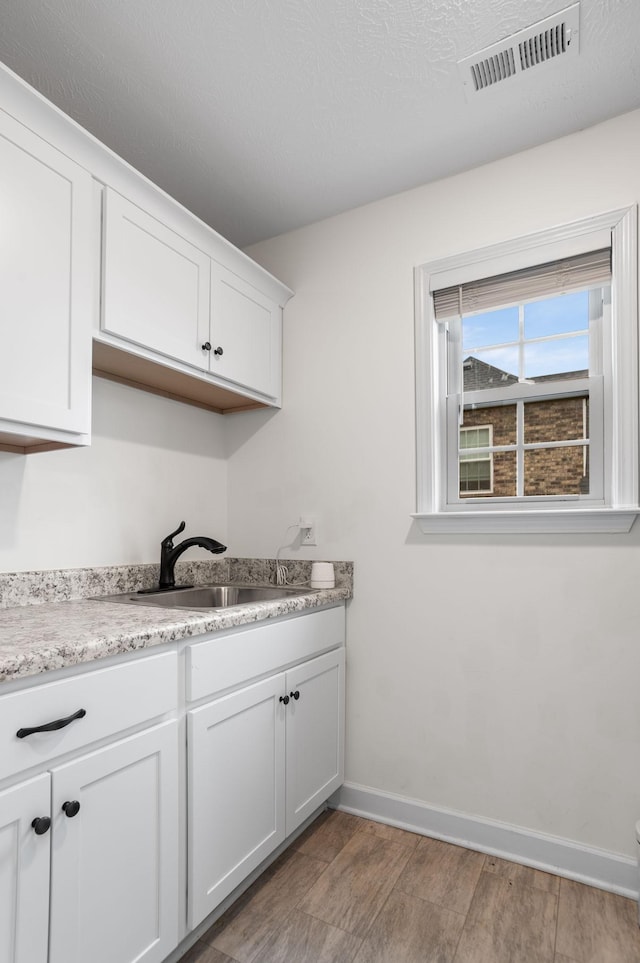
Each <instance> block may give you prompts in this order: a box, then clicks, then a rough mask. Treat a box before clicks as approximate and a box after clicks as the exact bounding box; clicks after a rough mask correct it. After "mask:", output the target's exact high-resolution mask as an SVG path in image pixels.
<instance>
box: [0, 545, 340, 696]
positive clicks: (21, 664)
mask: <svg viewBox="0 0 640 963" xmlns="http://www.w3.org/2000/svg"><path fill="white" fill-rule="evenodd" d="M287 565H288V567H289V578H290V581H291V582H301V581H303V580H304V579H305V578H307V579H308V577H309V572H310V567H311V562H297V561H295V562H287ZM334 565H335V570H336V588H335V589H325V590H322V591H314V592H310V593H309V594H306V595H289V596H287V597H286V598H283V599H280V600H277V601H272V602H250V603H246V604H244V605H238V606H234V607H232V608H228V609H217V610H208V611H203V610H189V609H168V608H158V607H155V606H151V605H143V604H139V605H119V604H117V603H115V602H107V601H102V600H94V599H91V598H90V597H89V596H91V595H94V596H95V595H112V594H115V593H119V592H133V591H136V590H137V589H139V588H148V587H151V586H152V585H153V584H154V582H155V581H156V580H157V572H158V568H157V566H155V565H137V566H115V567H110V568H103V569H73V570H66V571H60V572H56V571H49V572H18V573H7V574H2V573H0V682H9V681H12V680H14V679H18V678H21V677H24V676H31V675H37V674H39V673H42V672H48V671H50V670H52V669H60V668H63V667H65V666H71V665H77V664H79V663H82V662H91V661H92V660H94V659H101V658H104V657H106V656H109V655H117V654H121V653H125V652H133V651H135V650H138V649H144V648H147V647H149V646H153V645H160V644H161V643H163V642H174V641H177V640H179V639H184V638H188V637H193V636H196V635H203V634H204V633H207V632H220V631H222V630H224V629H230V628H233V627H234V626H240V625H246V624H248V623H251V622H260V621H262V620H264V619H272V618H278V617H279V616H282V615H287V614H289V613H292V612H302V611H304V610H305V609H312V608H317V607H318V606H321V605H328V604H330V603H332V602H339V601H343V600H345V599H349V598H351V596H352V590H353V565H352V563H350V562H336V563H334ZM274 568H275V565H274V563H273V560H269V559H258V560H252V559H224V560H223V561H222V562H220V561H216V562H195V563H183V565H178V566H176V575H177V579H176V581H177V582H178V584H185V583H186V582H187V581H193V582H195V583H196V584H203V583H206V582H225V581H233V582H252V583H255V584H268V583H271V584H273V571H274Z"/></svg>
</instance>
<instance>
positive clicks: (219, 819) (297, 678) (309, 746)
mask: <svg viewBox="0 0 640 963" xmlns="http://www.w3.org/2000/svg"><path fill="white" fill-rule="evenodd" d="M343 716H344V649H343V648H340V649H338V650H336V651H332V652H328V653H327V654H325V655H322V656H320V657H318V658H315V659H311V660H309V661H307V662H304V663H302V664H301V665H299V666H297V667H295V668H294V669H291V670H289V671H288V672H280V673H278V674H276V675H274V676H271V677H269V678H268V679H266V680H264V681H262V682H258V683H255V684H254V685H249V686H245V687H244V688H241V689H239V690H238V691H236V692H233V693H231V694H230V695H225V696H223V697H222V698H220V699H216V700H215V701H213V702H210V703H207V704H206V705H204V706H202V707H200V708H197V709H193V710H191V711H190V712H189V713H188V744H189V773H190V775H189V792H188V799H189V804H188V813H189V815H188V822H189V845H188V863H189V925H190V927H194V926H196V925H197V924H198V923H199V922H201V920H203V919H204V918H205V916H207V915H208V914H209V913H211V912H212V911H213V910H214V909H215V908H216V906H218V904H219V903H220V902H221V901H222V900H223V899H224V898H225V897H226V896H228V895H229V893H231V892H232V891H233V890H234V889H235V888H236V886H237V885H238V884H239V883H241V882H242V881H243V879H245V878H246V877H247V876H248V875H249V873H250V872H252V871H253V870H254V869H255V868H256V867H257V866H259V865H260V863H261V862H262V861H263V860H264V859H265V858H266V857H267V856H268V855H269V854H270V853H271V852H272V851H273V850H274V849H275V848H276V846H277V845H278V844H279V843H281V842H282V841H283V840H284V839H285V838H286V837H287V836H288V835H289V834H290V833H292V832H293V831H294V830H295V829H297V827H298V826H299V825H300V824H301V823H302V822H304V820H305V819H306V818H307V816H309V815H311V813H313V811H314V810H315V809H317V808H318V807H319V806H321V805H322V803H323V802H325V801H326V799H327V798H328V797H329V796H330V795H331V793H332V792H334V791H335V790H336V789H337V788H338V787H339V786H340V785H341V783H342V781H343V776H344V752H343V741H344V740H343Z"/></svg>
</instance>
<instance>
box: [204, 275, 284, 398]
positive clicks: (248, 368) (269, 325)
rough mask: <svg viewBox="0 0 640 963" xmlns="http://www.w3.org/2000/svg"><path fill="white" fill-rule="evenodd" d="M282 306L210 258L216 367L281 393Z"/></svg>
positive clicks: (261, 388) (241, 382)
mask: <svg viewBox="0 0 640 963" xmlns="http://www.w3.org/2000/svg"><path fill="white" fill-rule="evenodd" d="M281 329H282V323H281V312H280V308H279V306H278V305H277V304H275V303H274V302H273V301H272V300H270V299H269V298H267V297H266V296H265V295H264V294H261V292H260V291H258V290H257V288H255V287H253V285H251V284H248V283H247V282H246V281H244V280H243V279H242V278H240V277H238V275H237V274H234V273H233V272H232V271H229V270H227V268H225V267H223V266H222V265H221V264H218V263H216V262H215V261H213V262H212V264H211V340H210V344H211V351H210V362H209V364H210V370H211V372H212V373H214V374H217V375H219V376H220V377H222V378H226V379H227V380H229V381H233V382H235V383H236V384H238V385H242V386H244V387H246V388H253V389H254V390H255V391H259V392H261V393H262V394H265V395H269V396H270V397H272V398H277V397H279V395H280V380H281V355H282V344H281V340H282V339H281Z"/></svg>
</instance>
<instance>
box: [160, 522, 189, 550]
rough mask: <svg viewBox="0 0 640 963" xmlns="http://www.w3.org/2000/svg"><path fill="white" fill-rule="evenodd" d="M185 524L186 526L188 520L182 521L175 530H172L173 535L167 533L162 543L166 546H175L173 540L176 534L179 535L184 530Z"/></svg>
mask: <svg viewBox="0 0 640 963" xmlns="http://www.w3.org/2000/svg"><path fill="white" fill-rule="evenodd" d="M185 526H186V522H180V524H179V525H178V527H177V528H176V530H175V532H171V535H167V537H166V538H163V539H162V541H161V543H160V544H161V545H162V546H163V547H164V548H173V540H174V538H175V537H176V535H179V534H180V532H184V530H185Z"/></svg>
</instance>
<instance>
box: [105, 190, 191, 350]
mask: <svg viewBox="0 0 640 963" xmlns="http://www.w3.org/2000/svg"><path fill="white" fill-rule="evenodd" d="M209 283H210V282H209V257H208V256H207V255H206V254H204V253H203V252H202V251H201V250H199V249H198V248H197V247H195V246H194V245H193V244H191V243H190V242H189V241H187V240H186V239H185V238H184V237H182V236H181V235H180V234H177V233H176V232H175V231H173V230H171V229H170V228H168V227H167V226H166V225H165V224H162V223H161V222H160V221H158V220H156V218H155V217H152V216H151V215H150V214H148V213H147V212H146V211H143V210H142V209H141V208H139V207H137V206H136V205H135V204H132V203H131V202H130V201H128V200H126V199H125V198H124V197H122V196H121V195H120V194H117V193H115V192H114V191H112V190H110V189H109V188H106V189H105V206H104V261H103V292H102V319H101V328H102V330H103V331H106V332H108V333H109V334H113V335H116V336H117V337H120V338H126V339H127V340H128V341H131V342H134V343H135V344H138V345H140V346H141V347H145V348H150V349H152V350H153V351H157V352H159V353H160V354H163V355H166V356H167V357H169V358H175V359H177V360H178V361H183V362H186V363H187V364H190V365H193V366H194V367H196V368H207V366H208V360H207V359H208V352H207V351H206V350H203V347H202V345H203V344H205V343H206V342H207V341H208V339H209Z"/></svg>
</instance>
